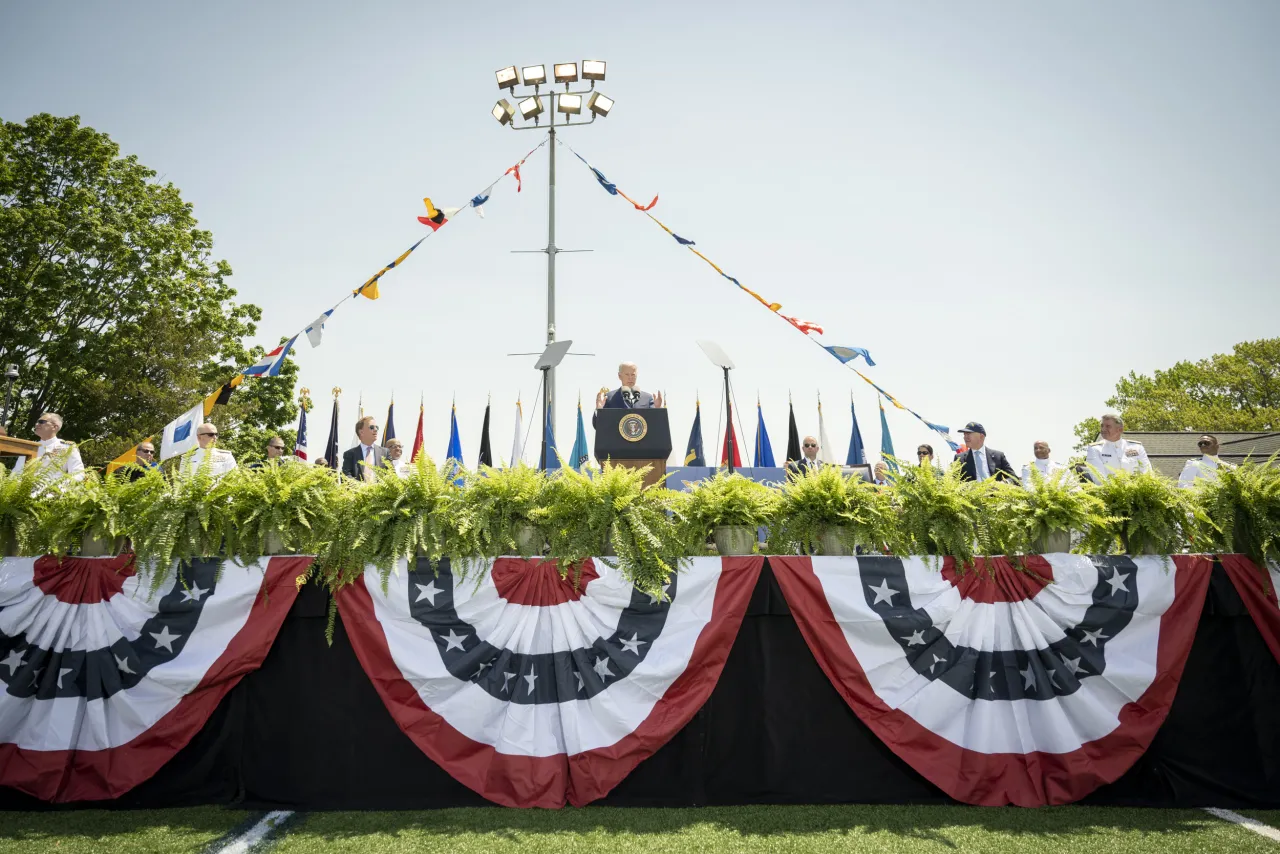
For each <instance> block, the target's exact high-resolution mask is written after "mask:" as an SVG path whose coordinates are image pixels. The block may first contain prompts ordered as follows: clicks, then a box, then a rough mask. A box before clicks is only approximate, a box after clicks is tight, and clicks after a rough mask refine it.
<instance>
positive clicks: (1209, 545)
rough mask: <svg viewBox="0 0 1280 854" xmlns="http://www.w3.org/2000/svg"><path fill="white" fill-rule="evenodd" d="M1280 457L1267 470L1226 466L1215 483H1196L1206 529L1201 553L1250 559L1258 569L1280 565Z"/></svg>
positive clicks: (1202, 480) (1264, 467) (1204, 480)
mask: <svg viewBox="0 0 1280 854" xmlns="http://www.w3.org/2000/svg"><path fill="white" fill-rule="evenodd" d="M1276 462H1277V457H1276V456H1272V457H1271V459H1269V460H1267V462H1266V463H1265V464H1263V465H1258V464H1256V463H1252V462H1248V461H1246V462H1245V463H1244V464H1243V465H1241V466H1239V467H1238V468H1227V467H1226V466H1222V467H1220V468H1219V469H1218V476H1217V477H1216V478H1214V479H1209V478H1200V479H1199V480H1198V481H1196V487H1195V490H1194V491H1193V493H1192V498H1193V500H1194V502H1195V504H1196V506H1197V507H1198V508H1199V509H1200V511H1201V513H1203V515H1204V517H1205V521H1206V524H1205V525H1204V526H1203V527H1202V529H1201V531H1200V533H1201V534H1202V535H1203V537H1204V539H1203V540H1201V539H1200V538H1197V540H1196V543H1195V546H1196V548H1198V549H1199V548H1201V547H1202V546H1203V547H1204V548H1203V550H1204V551H1210V552H1218V553H1222V554H1243V555H1247V556H1248V557H1249V559H1250V560H1252V561H1253V562H1254V563H1255V564H1257V566H1259V567H1265V566H1266V565H1267V564H1268V563H1271V562H1275V561H1280V468H1277V467H1276Z"/></svg>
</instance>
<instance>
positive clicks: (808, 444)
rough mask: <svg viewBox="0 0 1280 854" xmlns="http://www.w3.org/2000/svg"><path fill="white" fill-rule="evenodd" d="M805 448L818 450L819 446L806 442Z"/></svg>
mask: <svg viewBox="0 0 1280 854" xmlns="http://www.w3.org/2000/svg"><path fill="white" fill-rule="evenodd" d="M804 446H805V447H806V448H816V447H818V446H817V445H815V444H814V443H813V442H805V443H804Z"/></svg>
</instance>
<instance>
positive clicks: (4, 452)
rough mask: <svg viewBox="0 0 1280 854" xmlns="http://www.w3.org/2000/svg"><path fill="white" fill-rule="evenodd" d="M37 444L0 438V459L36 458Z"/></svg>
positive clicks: (9, 437)
mask: <svg viewBox="0 0 1280 854" xmlns="http://www.w3.org/2000/svg"><path fill="white" fill-rule="evenodd" d="M36 447H37V443H35V442H31V441H28V440H26V439H15V438H14V437H12V436H0V457H26V458H27V459H29V460H33V459H35V457H36Z"/></svg>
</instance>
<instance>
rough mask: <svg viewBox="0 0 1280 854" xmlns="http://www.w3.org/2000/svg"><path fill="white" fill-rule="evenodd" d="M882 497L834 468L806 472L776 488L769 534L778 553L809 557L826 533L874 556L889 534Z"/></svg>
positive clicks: (890, 517)
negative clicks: (776, 497) (777, 490)
mask: <svg viewBox="0 0 1280 854" xmlns="http://www.w3.org/2000/svg"><path fill="white" fill-rule="evenodd" d="M895 522H896V519H895V518H894V514H893V508H892V507H891V506H890V504H889V497H888V495H887V494H886V493H885V492H884V491H883V490H881V489H877V488H876V487H875V486H873V485H872V484H870V483H867V482H865V481H863V480H862V479H860V478H851V477H845V476H844V474H842V473H841V471H840V469H839V467H837V466H822V467H821V468H817V469H807V470H806V471H805V472H804V473H803V474H800V475H798V476H795V477H791V478H789V479H788V480H787V482H786V484H784V485H783V487H782V492H781V494H780V495H779V497H778V503H777V507H776V509H775V511H774V521H773V524H772V525H771V526H770V530H769V545H770V547H771V550H772V551H774V552H778V553H790V552H796V551H798V552H799V553H800V554H809V553H810V552H812V551H814V549H815V548H816V547H817V545H818V541H819V539H820V538H821V537H822V535H823V534H824V533H827V532H831V533H833V534H834V535H835V536H837V537H838V538H839V539H840V541H841V543H842V544H843V545H844V546H845V547H846V548H848V549H849V550H850V551H852V550H853V549H854V548H855V547H857V546H862V547H863V548H865V549H868V550H874V551H879V550H880V549H881V548H882V547H883V546H884V543H885V542H886V541H887V540H889V539H890V538H891V537H892V536H893V534H892V531H893V527H894V525H895Z"/></svg>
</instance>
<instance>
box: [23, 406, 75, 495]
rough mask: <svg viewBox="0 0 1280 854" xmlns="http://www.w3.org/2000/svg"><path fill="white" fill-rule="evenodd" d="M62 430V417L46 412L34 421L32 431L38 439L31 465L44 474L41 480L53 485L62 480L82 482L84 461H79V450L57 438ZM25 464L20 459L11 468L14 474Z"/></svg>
mask: <svg viewBox="0 0 1280 854" xmlns="http://www.w3.org/2000/svg"><path fill="white" fill-rule="evenodd" d="M61 429H62V416H61V415H59V414H58V413H56V412H46V413H44V414H43V415H41V416H40V417H39V418H38V419H36V426H35V430H34V431H33V432H34V433H35V434H36V436H37V437H38V438H39V439H40V441H39V443H38V444H37V445H36V458H35V462H34V463H33V465H36V466H39V467H40V468H41V469H42V470H44V471H45V472H46V474H45V475H43V476H42V477H43V479H44V480H46V481H47V482H48V483H50V484H54V483H56V482H58V481H61V480H63V479H64V478H69V479H71V480H84V460H82V459H80V449H79V448H77V447H76V446H75V445H74V444H72V443H70V442H64V441H62V440H61V439H59V438H58V431H59V430H61ZM25 462H26V460H25V459H23V458H22V457H19V458H18V463H17V465H15V466H14V467H13V472H14V474H17V473H18V472H20V471H22V468H23V465H24V463H25Z"/></svg>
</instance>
